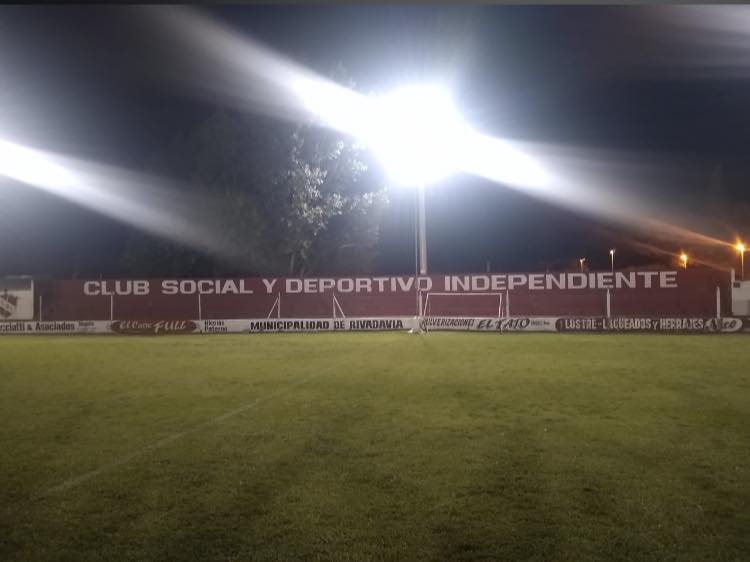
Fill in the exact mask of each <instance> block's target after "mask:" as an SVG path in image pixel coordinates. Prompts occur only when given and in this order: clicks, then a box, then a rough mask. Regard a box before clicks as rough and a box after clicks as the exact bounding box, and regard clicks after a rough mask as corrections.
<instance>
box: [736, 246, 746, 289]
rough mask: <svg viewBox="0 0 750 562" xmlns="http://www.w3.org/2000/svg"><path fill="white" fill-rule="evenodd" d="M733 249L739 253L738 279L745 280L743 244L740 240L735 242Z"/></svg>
mask: <svg viewBox="0 0 750 562" xmlns="http://www.w3.org/2000/svg"><path fill="white" fill-rule="evenodd" d="M735 249H736V250H737V251H738V252H739V253H740V279H741V280H742V281H744V280H745V249H746V248H745V245H744V244H743V243H742V242H737V245H736V246H735Z"/></svg>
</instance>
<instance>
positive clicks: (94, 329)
mask: <svg viewBox="0 0 750 562" xmlns="http://www.w3.org/2000/svg"><path fill="white" fill-rule="evenodd" d="M418 321H419V320H418V319H417V318H415V317H410V316H399V317H383V318H265V319H257V318H255V319H240V320H237V319H228V320H156V321H154V320H115V321H110V320H84V321H75V320H70V321H64V320H57V321H36V320H25V321H24V320H10V321H0V336H1V335H33V334H50V335H54V334H123V335H152V336H158V335H168V334H230V333H234V334H238V333H279V332H372V331H407V330H410V329H412V328H414V327H415V326H416V325H417V322H418ZM421 322H422V324H421V327H422V329H423V330H426V331H428V332H429V331H444V330H446V331H469V332H495V333H503V332H589V333H591V332H600V333H601V332H610V333H623V332H642V333H643V332H646V333H648V332H650V333H704V334H705V333H725V334H726V333H750V317H741V318H739V317H732V318H706V317H681V318H662V317H651V318H646V317H638V318H636V317H613V318H603V317H509V318H492V317H487V318H460V317H447V316H440V317H438V316H427V317H424V318H422V321H421Z"/></svg>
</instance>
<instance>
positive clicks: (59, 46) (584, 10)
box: [0, 5, 750, 275]
mask: <svg viewBox="0 0 750 562" xmlns="http://www.w3.org/2000/svg"><path fill="white" fill-rule="evenodd" d="M716 8H717V9H718V10H721V9H723V8H731V7H722V6H719V7H716ZM677 9H679V8H676V7H675V8H672V9H670V8H656V7H649V6H638V7H632V8H612V7H601V8H599V7H585V6H580V7H567V6H566V7H563V6H545V7H525V6H524V7H521V6H479V5H478V6H469V7H460V6H439V5H438V6H419V5H416V6H407V7H401V6H395V5H392V6H356V5H353V6H343V5H342V6H339V5H329V6H314V7H300V6H281V5H280V6H252V5H246V6H243V5H233V6H227V7H211V8H202V10H204V11H205V12H206V13H209V14H211V15H212V16H214V17H217V18H220V19H221V20H223V21H224V22H225V23H227V24H228V25H230V26H232V27H233V28H234V29H236V30H238V31H240V32H242V33H246V34H247V35H248V36H249V37H253V38H254V39H256V40H259V41H261V42H263V43H265V44H266V45H268V46H270V47H272V48H273V49H275V50H278V51H280V52H282V53H283V54H285V55H287V56H289V57H291V58H293V59H295V60H296V61H298V62H300V63H302V64H305V65H306V66H308V67H311V68H313V69H315V70H318V71H320V72H327V71H329V70H330V69H331V68H332V67H333V66H334V65H335V64H336V63H339V62H340V63H343V65H344V66H345V67H346V68H347V70H348V71H349V72H350V73H351V74H352V76H353V77H354V78H355V80H356V81H357V83H358V86H359V87H361V88H363V89H384V88H387V86H389V85H391V84H395V83H397V82H399V81H403V80H415V79H421V78H427V79H429V78H433V77H437V76H439V77H449V78H450V80H451V83H452V85H453V89H454V91H455V94H456V97H457V100H458V102H459V105H460V106H461V108H462V110H463V111H464V113H465V114H466V116H467V118H468V119H469V120H470V121H471V122H472V123H473V124H474V125H475V126H476V127H477V128H479V129H481V130H483V131H486V132H487V133H490V134H493V135H498V136H502V137H504V138H511V139H516V140H524V141H531V142H537V143H546V144H554V145H564V146H579V147H585V148H596V149H600V150H601V149H604V150H611V151H622V152H623V153H636V154H648V155H649V156H651V157H656V158H659V159H662V160H663V161H665V162H667V163H668V164H669V166H671V169H673V170H674V174H672V175H668V177H667V179H666V180H665V181H664V182H662V183H661V184H660V185H659V187H658V189H657V188H654V193H653V195H654V197H655V198H659V197H661V198H664V197H665V194H668V195H669V197H674V198H675V199H678V200H680V199H685V200H689V199H691V198H696V199H697V200H700V197H701V196H702V194H703V193H704V192H705V191H706V190H707V189H708V186H709V178H710V177H711V173H712V171H713V170H714V169H715V167H716V166H718V165H721V166H722V171H723V176H722V177H723V183H724V186H723V187H724V189H725V190H726V191H727V193H728V197H729V198H730V199H731V200H732V201H743V200H744V201H747V200H748V199H749V198H750V197H749V196H748V190H747V189H746V188H745V186H746V185H747V181H748V180H750V164H748V162H747V158H746V157H747V154H748V152H749V149H750V112H749V111H748V109H750V107H749V106H750V101H749V100H750V81H749V80H748V78H747V77H748V76H750V63H747V64H748V67H747V68H743V67H742V66H741V65H740V67H739V68H737V67H736V65H735V66H734V67H727V66H726V65H722V64H720V63H721V61H722V60H723V59H722V57H723V56H725V55H726V56H729V55H728V54H727V53H730V54H731V55H732V56H735V57H736V52H734V51H732V48H733V46H732V45H729V46H727V44H726V42H727V38H732V37H735V36H733V35H728V34H721V33H718V34H717V33H716V32H715V31H714V35H716V36H717V37H723V38H724V41H723V43H721V42H718V41H717V43H716V44H713V43H712V42H711V41H710V39H711V37H713V35H711V34H709V33H708V32H706V33H701V32H700V30H696V29H694V28H691V27H689V26H688V27H685V26H684V25H682V26H681V25H678V24H676V23H675V21H681V20H680V19H679V18H678V17H673V16H676V15H679V14H677V12H675V11H674V10H677ZM670 10H672V11H670ZM748 21H750V19H749V20H748ZM749 35H750V34H749ZM142 39H143V37H142V30H141V29H139V27H138V25H137V24H136V23H134V21H133V20H132V18H131V17H130V15H129V12H128V11H127V10H125V9H122V8H104V7H94V6H86V7H76V8H71V7H65V8H62V7H57V8H54V7H31V6H28V7H4V8H0V71H1V72H2V74H1V75H2V82H0V137H3V136H5V137H9V138H13V139H22V140H23V141H24V142H27V143H29V144H31V145H35V146H39V147H44V148H47V149H50V150H57V151H62V152H65V153H72V154H77V155H80V156H83V157H86V158H90V159H94V160H98V161H105V162H109V163H113V164H117V165H121V166H125V167H128V168H132V169H136V170H137V169H139V168H141V167H142V166H143V165H144V162H145V161H146V160H147V159H148V157H149V156H150V155H151V154H152V153H153V152H154V151H156V150H158V149H159V147H160V146H163V145H164V144H165V143H167V142H170V141H171V140H172V139H174V138H176V137H177V136H179V135H180V134H181V133H182V132H184V131H185V130H187V129H189V128H190V127H191V126H192V125H194V124H195V123H196V122H198V121H200V119H202V118H204V117H205V116H206V115H207V114H208V112H209V111H211V110H212V109H213V108H214V107H215V106H216V103H218V100H210V99H206V98H205V97H200V96H196V95H194V92H191V91H188V90H186V89H184V88H180V87H178V86H177V85H175V84H173V83H170V82H169V81H168V80H166V79H165V80H164V81H160V80H159V79H158V73H157V76H156V77H155V76H154V75H153V73H151V74H148V73H145V72H140V71H139V69H140V67H141V66H142V67H143V68H147V67H149V68H150V67H151V64H150V61H149V60H148V59H149V57H148V52H147V50H145V49H143V48H142V46H141V47H139V45H140V43H141V41H142ZM698 39H700V41H699V40H698ZM743 40H744V42H745V43H747V39H743V38H741V37H740V38H739V39H738V41H740V43H741V42H742V41H743ZM149 44H150V45H153V43H149ZM745 54H746V58H747V60H750V49H748V51H746V52H745ZM138 57H141V59H138ZM732 60H734V59H732ZM696 61H698V62H696ZM745 70H746V71H747V73H745V72H743V71H745ZM165 75H166V73H165ZM0 181H1V180H0ZM412 213H413V210H412V208H411V207H410V195H408V194H405V193H397V192H394V193H393V194H392V204H391V209H390V211H389V212H388V213H387V215H386V217H385V219H384V229H383V240H382V255H383V257H382V260H381V267H382V268H383V269H384V270H388V271H399V270H408V269H409V268H410V267H411V259H412V256H413V254H412V248H411V246H410V245H409V244H410V243H411V240H412V238H411V235H410V232H411V230H410V229H411V228H412V226H411V223H410V220H411V217H412ZM0 220H2V222H0V240H1V242H0V273H25V272H29V273H44V272H46V273H50V274H71V273H72V272H75V271H77V272H78V273H83V274H89V275H91V274H96V273H97V272H100V273H103V274H113V273H116V266H115V261H114V256H116V255H117V253H118V252H119V250H120V248H121V246H122V243H123V240H124V239H125V236H126V235H127V233H128V232H129V228H130V227H125V226H123V225H120V224H117V223H114V222H113V221H111V220H109V219H106V218H103V217H99V216H94V215H93V214H92V213H91V212H89V211H84V210H80V209H77V208H75V207H74V206H73V205H71V204H70V203H65V202H62V201H60V200H57V199H54V198H52V197H51V196H48V195H43V194H40V193H37V192H35V191H34V190H30V189H29V188H26V187H22V186H18V185H12V184H10V183H9V182H7V181H5V182H2V183H0ZM742 227H743V225H734V228H735V229H741V228H742ZM744 227H745V228H747V225H744ZM620 236H622V233H621V230H618V229H611V228H608V226H607V225H606V222H603V221H601V220H596V219H593V218H590V217H584V216H579V215H577V214H575V213H573V212H570V211H565V210H560V209H558V208H556V207H554V206H552V205H550V204H547V203H543V202H540V201H538V200H536V199H533V198H531V197H528V196H526V195H523V194H520V193H518V192H516V191H512V190H509V189H507V188H505V187H503V186H498V185H494V184H490V183H489V182H486V181H482V180H478V179H474V178H468V177H458V178H455V179H453V180H450V181H446V182H444V183H443V184H441V185H438V186H435V187H434V188H433V189H431V191H430V193H429V199H428V240H429V248H430V252H429V256H430V266H431V269H432V270H434V271H455V270H479V269H484V266H485V262H486V261H488V260H489V261H491V263H492V266H493V268H494V269H540V268H544V267H546V266H548V265H551V266H559V265H565V264H567V263H570V262H571V261H572V260H575V259H576V258H577V257H579V256H581V255H586V256H591V257H590V261H591V262H592V263H594V264H596V263H597V261H598V262H602V263H603V264H606V260H607V254H606V252H607V249H608V248H609V246H610V244H612V243H613V240H616V239H618V237H620ZM625 251H626V252H627V250H625ZM626 258H627V259H631V260H632V261H633V263H646V262H649V261H654V260H655V259H656V258H655V257H654V256H650V255H638V253H637V252H635V251H632V252H631V253H630V254H627V253H625V254H624V255H623V259H626ZM76 264H77V265H76Z"/></svg>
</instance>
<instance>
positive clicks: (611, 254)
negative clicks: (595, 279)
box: [609, 248, 615, 273]
mask: <svg viewBox="0 0 750 562" xmlns="http://www.w3.org/2000/svg"><path fill="white" fill-rule="evenodd" d="M609 263H610V268H611V270H612V273H614V272H615V249H614V248H612V249H611V250H610V251H609Z"/></svg>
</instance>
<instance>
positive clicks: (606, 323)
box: [555, 317, 750, 333]
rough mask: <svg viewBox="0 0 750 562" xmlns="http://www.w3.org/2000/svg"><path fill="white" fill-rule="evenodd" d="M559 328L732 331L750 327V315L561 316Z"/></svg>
mask: <svg viewBox="0 0 750 562" xmlns="http://www.w3.org/2000/svg"><path fill="white" fill-rule="evenodd" d="M555 327H556V329H557V331H558V332H652V333H670V332H671V333H718V332H721V333H732V332H744V331H750V318H715V317H713V318H706V317H698V318H690V317H683V318H661V317H642V318H631V317H620V318H558V319H557V322H556V323H555Z"/></svg>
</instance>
